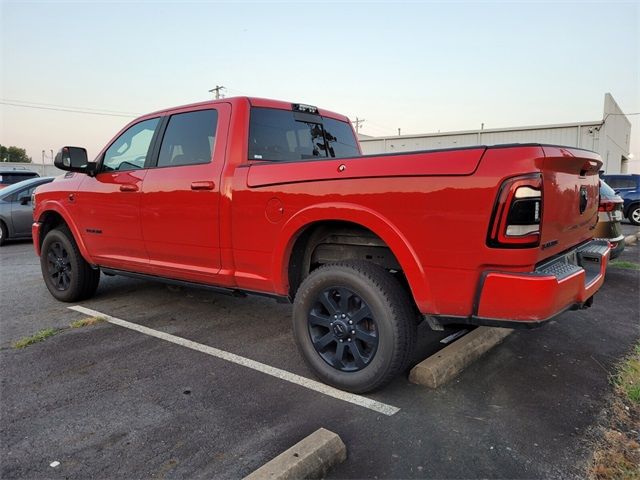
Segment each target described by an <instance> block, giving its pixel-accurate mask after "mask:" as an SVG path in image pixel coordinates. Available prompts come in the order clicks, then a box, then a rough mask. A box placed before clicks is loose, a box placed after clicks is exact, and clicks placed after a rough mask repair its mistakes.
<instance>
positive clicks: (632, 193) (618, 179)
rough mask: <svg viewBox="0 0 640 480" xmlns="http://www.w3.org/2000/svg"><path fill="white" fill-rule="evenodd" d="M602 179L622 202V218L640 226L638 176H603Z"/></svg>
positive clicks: (639, 179)
mask: <svg viewBox="0 0 640 480" xmlns="http://www.w3.org/2000/svg"><path fill="white" fill-rule="evenodd" d="M602 179H603V180H604V181H605V182H607V183H608V184H609V186H610V187H611V188H613V189H614V190H615V192H616V193H617V194H618V195H620V196H621V197H622V199H623V200H624V207H623V208H624V210H623V211H624V216H625V217H627V218H628V219H629V221H630V222H631V223H633V224H634V225H640V175H638V174H631V175H603V176H602Z"/></svg>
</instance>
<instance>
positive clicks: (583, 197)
mask: <svg viewBox="0 0 640 480" xmlns="http://www.w3.org/2000/svg"><path fill="white" fill-rule="evenodd" d="M586 209H587V187H580V213H581V214H582V213H584V211H585V210H586Z"/></svg>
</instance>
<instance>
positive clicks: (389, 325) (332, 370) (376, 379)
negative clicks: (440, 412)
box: [292, 260, 418, 393]
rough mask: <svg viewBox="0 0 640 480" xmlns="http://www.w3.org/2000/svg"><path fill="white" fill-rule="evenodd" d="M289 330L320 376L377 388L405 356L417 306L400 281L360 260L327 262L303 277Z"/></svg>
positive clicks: (355, 388) (360, 388)
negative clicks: (291, 325) (291, 326)
mask: <svg viewBox="0 0 640 480" xmlns="http://www.w3.org/2000/svg"><path fill="white" fill-rule="evenodd" d="M292 320H293V334H294V337H295V339H296V344H297V345H298V348H299V350H300V353H301V354H302V356H303V358H304V360H305V361H306V362H307V364H308V365H309V367H311V369H312V370H313V371H314V372H315V374H316V375H317V376H318V377H319V378H320V379H321V380H322V381H324V382H326V383H328V384H329V385H333V386H335V387H337V388H341V389H343V390H347V391H349V392H354V393H363V392H369V391H371V390H375V389H376V388H380V387H381V386H383V385H385V384H386V383H388V382H390V381H391V380H392V379H393V378H394V377H395V376H397V375H398V374H399V373H400V372H402V371H403V370H404V368H405V367H406V366H407V365H408V362H409V361H410V359H411V356H412V351H413V346H414V343H415V337H416V324H417V320H418V311H417V309H416V307H415V304H414V303H413V299H412V298H411V297H410V296H409V292H408V291H407V290H406V289H405V288H404V287H403V286H402V284H401V283H400V282H399V281H398V280H397V279H396V278H395V277H394V276H393V275H392V274H391V273H389V272H388V271H386V270H385V269H384V268H382V267H380V266H378V265H375V264H372V263H370V262H366V261H358V260H349V261H342V262H335V263H327V264H325V265H322V266H320V267H318V268H316V269H315V270H313V271H312V272H311V273H309V275H308V276H307V277H306V278H305V279H304V281H303V282H302V284H301V285H300V287H299V288H298V291H297V293H296V296H295V299H294V302H293V316H292Z"/></svg>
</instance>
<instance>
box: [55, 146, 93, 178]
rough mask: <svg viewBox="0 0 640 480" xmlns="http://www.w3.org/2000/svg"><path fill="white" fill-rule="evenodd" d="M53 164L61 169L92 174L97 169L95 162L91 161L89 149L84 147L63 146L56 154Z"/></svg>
mask: <svg viewBox="0 0 640 480" xmlns="http://www.w3.org/2000/svg"><path fill="white" fill-rule="evenodd" d="M53 164H54V165H55V166H56V167H58V168H59V169H60V170H67V171H69V172H79V173H87V174H89V175H91V174H92V173H94V171H95V163H90V162H89V159H88V158H87V150H86V149H85V148H82V147H62V148H61V149H60V151H59V152H58V153H57V154H56V158H55V160H54V161H53Z"/></svg>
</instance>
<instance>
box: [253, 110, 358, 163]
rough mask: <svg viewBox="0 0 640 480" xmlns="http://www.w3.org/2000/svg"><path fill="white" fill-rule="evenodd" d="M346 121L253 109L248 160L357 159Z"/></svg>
mask: <svg viewBox="0 0 640 480" xmlns="http://www.w3.org/2000/svg"><path fill="white" fill-rule="evenodd" d="M359 155H360V152H359V151H358V146H357V144H356V139H355V137H354V135H353V130H352V129H351V126H350V125H349V124H348V123H346V122H341V121H339V120H334V119H332V118H324V117H321V116H319V115H311V114H307V113H299V112H293V111H288V110H277V109H273V108H252V109H251V120H250V125H249V160H270V161H298V160H316V159H322V158H344V157H355V156H359Z"/></svg>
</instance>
